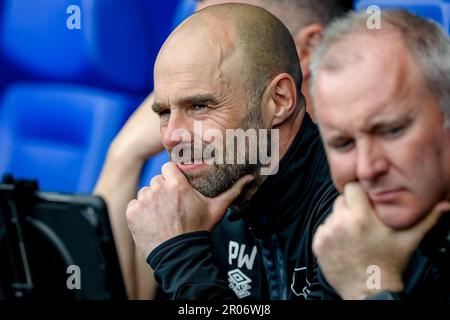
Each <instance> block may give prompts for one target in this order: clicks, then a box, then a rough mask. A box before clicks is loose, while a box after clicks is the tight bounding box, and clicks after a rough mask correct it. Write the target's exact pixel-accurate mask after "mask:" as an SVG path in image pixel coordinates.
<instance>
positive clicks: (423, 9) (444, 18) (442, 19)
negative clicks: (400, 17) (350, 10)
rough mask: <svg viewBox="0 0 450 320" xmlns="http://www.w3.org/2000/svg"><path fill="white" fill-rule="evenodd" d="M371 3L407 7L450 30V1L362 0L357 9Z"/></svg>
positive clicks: (391, 7) (386, 6)
mask: <svg viewBox="0 0 450 320" xmlns="http://www.w3.org/2000/svg"><path fill="white" fill-rule="evenodd" d="M370 5H377V6H379V7H380V8H381V9H394V8H400V9H407V10H409V11H411V12H413V13H415V14H417V15H419V16H422V17H424V18H427V19H431V20H433V21H435V22H437V23H438V24H440V25H441V26H442V27H443V28H444V30H449V31H450V29H449V28H450V9H449V2H448V1H441V0H361V1H357V2H356V3H355V9H356V10H365V9H366V8H367V7H368V6H370Z"/></svg>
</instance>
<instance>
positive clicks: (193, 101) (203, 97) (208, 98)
mask: <svg viewBox="0 0 450 320" xmlns="http://www.w3.org/2000/svg"><path fill="white" fill-rule="evenodd" d="M197 104H198V105H204V104H211V105H216V104H218V101H217V99H216V97H214V96H213V95H212V94H194V95H191V96H187V97H182V98H180V99H177V100H175V105H179V106H183V105H197Z"/></svg>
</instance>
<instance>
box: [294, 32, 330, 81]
mask: <svg viewBox="0 0 450 320" xmlns="http://www.w3.org/2000/svg"><path fill="white" fill-rule="evenodd" d="M323 31H324V27H323V26H322V25H321V24H319V23H313V24H310V25H307V26H306V27H303V28H301V29H300V30H299V31H297V32H296V33H295V34H294V42H295V46H296V48H297V54H298V56H299V58H300V65H301V68H302V74H303V81H305V80H306V79H308V78H309V77H310V74H311V72H310V69H309V63H310V61H311V54H312V52H313V50H314V48H315V47H316V46H317V45H318V44H319V43H320V41H321V40H322V37H323Z"/></svg>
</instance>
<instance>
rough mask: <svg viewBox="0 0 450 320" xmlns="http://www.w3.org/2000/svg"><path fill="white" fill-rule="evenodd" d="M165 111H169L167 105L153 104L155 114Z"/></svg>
mask: <svg viewBox="0 0 450 320" xmlns="http://www.w3.org/2000/svg"><path fill="white" fill-rule="evenodd" d="M164 109H169V108H168V107H167V105H166V104H164V103H159V102H156V101H155V102H153V104H152V110H153V112H156V113H159V112H161V111H162V110H164Z"/></svg>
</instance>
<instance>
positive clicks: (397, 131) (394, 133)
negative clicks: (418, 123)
mask: <svg viewBox="0 0 450 320" xmlns="http://www.w3.org/2000/svg"><path fill="white" fill-rule="evenodd" d="M404 129H405V127H404V126H396V127H390V128H386V129H385V130H383V131H382V135H384V136H385V137H387V138H396V137H398V136H400V135H401V134H402V133H403V131H404Z"/></svg>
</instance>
